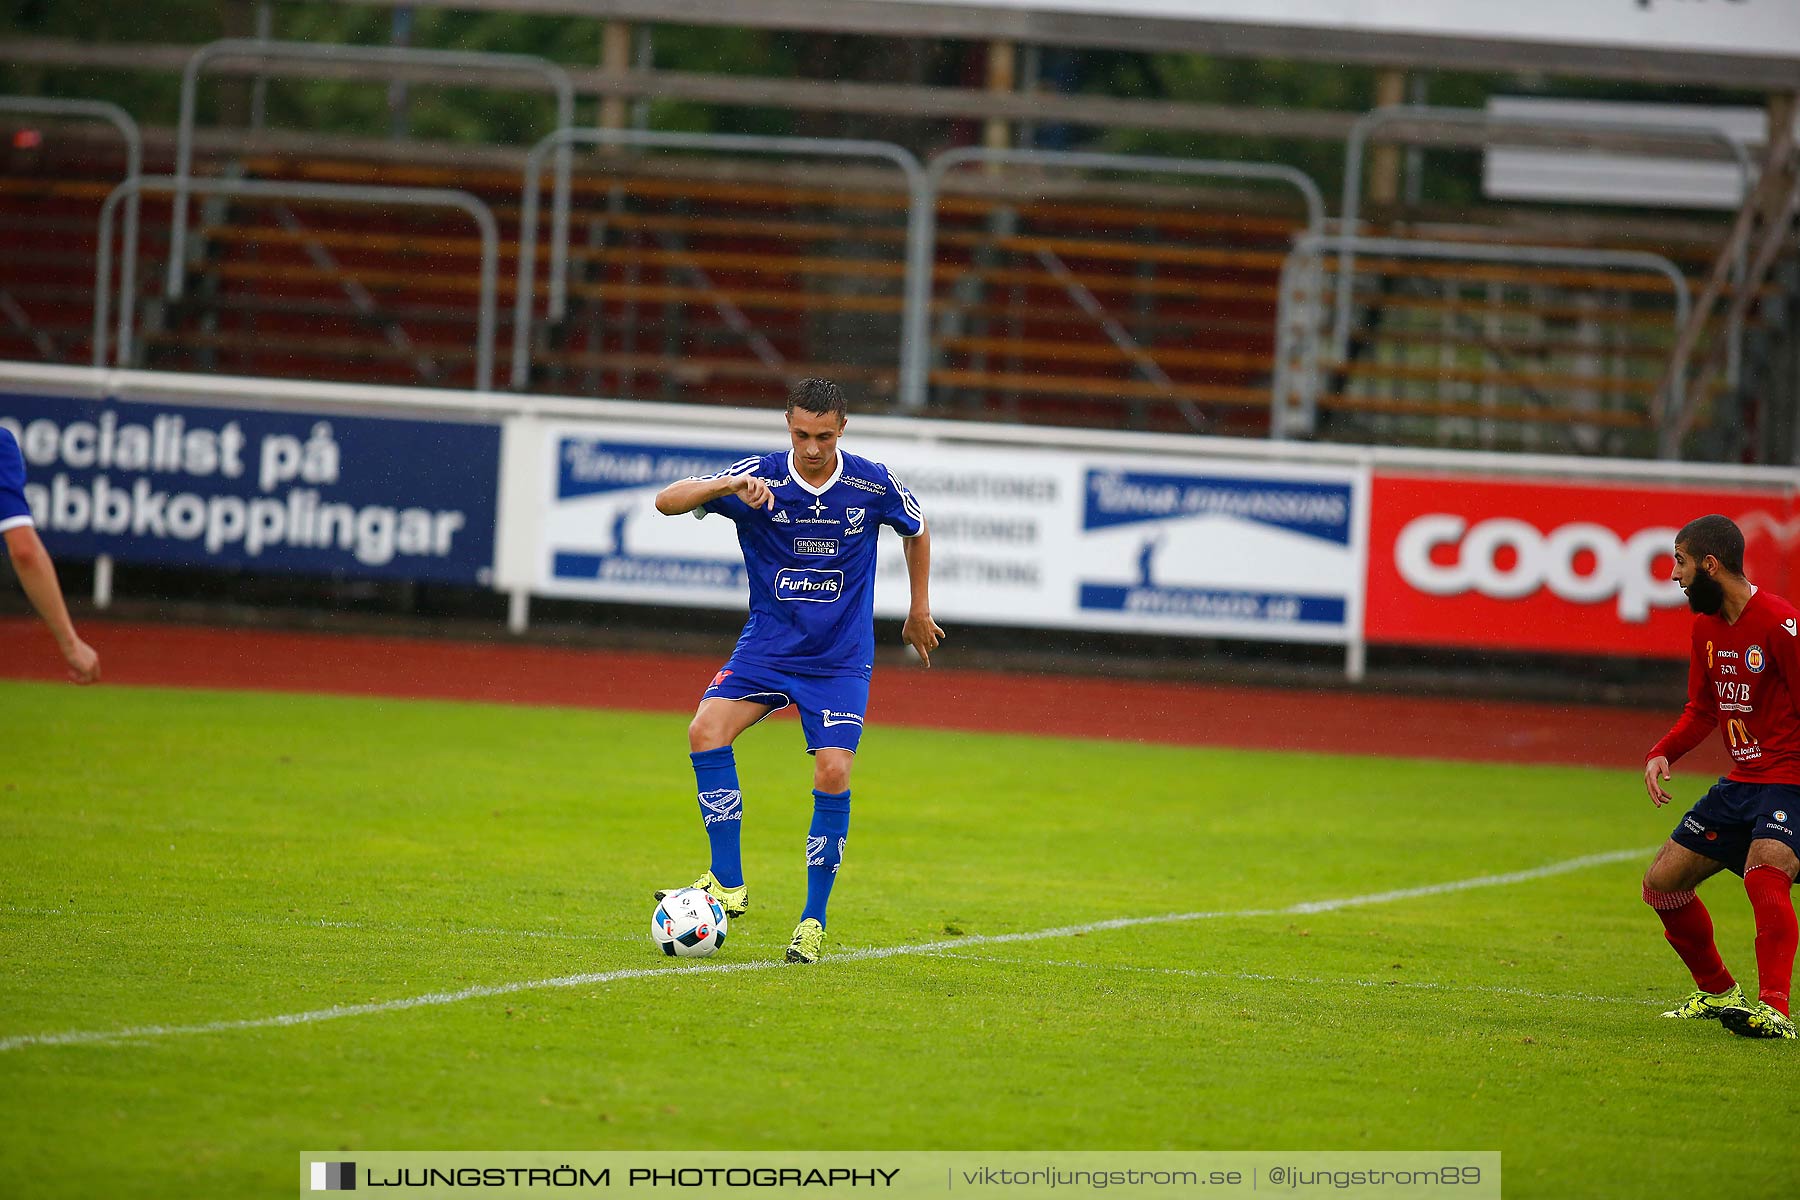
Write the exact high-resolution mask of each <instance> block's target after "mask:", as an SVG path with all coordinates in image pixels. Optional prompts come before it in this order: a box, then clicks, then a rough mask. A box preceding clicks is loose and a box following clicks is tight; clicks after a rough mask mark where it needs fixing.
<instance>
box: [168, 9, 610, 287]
mask: <svg viewBox="0 0 1800 1200" xmlns="http://www.w3.org/2000/svg"><path fill="white" fill-rule="evenodd" d="M221 58H231V59H241V60H250V61H254V62H256V63H257V64H258V65H266V64H268V63H269V62H271V61H274V62H279V61H282V60H289V61H298V62H307V61H311V62H315V63H325V64H333V65H337V66H358V65H360V66H367V67H370V68H373V69H376V70H378V71H381V72H386V73H403V72H405V70H406V69H407V68H409V67H420V66H422V67H449V68H453V69H459V70H467V71H488V72H494V71H506V72H519V73H528V74H535V75H541V76H543V77H544V79H545V80H547V81H548V83H549V85H550V88H551V90H552V91H554V92H555V93H556V124H557V126H558V127H559V128H561V127H566V126H569V125H573V124H574V122H575V85H574V83H573V81H571V79H570V78H569V73H568V72H567V71H565V70H564V69H563V68H562V67H560V66H558V65H557V64H556V63H553V62H551V61H550V60H549V59H547V58H539V57H538V56H536V55H533V54H486V53H479V52H472V51H461V50H419V49H414V48H412V47H410V46H336V45H319V44H314V43H312V42H271V41H264V40H261V39H258V38H225V39H223V40H221V41H216V42H209V43H207V44H206V45H204V46H201V47H200V48H199V49H197V50H195V51H194V53H193V54H192V55H191V56H189V58H188V61H187V66H185V67H184V68H183V69H182V73H181V120H180V123H179V125H178V126H177V128H176V131H175V175H174V179H175V184H176V187H175V201H174V211H173V213H172V214H171V216H170V225H169V274H168V282H167V285H166V287H165V291H166V294H167V295H168V297H169V299H171V300H179V299H180V298H181V291H182V277H183V273H184V269H185V265H186V264H185V263H184V262H183V259H184V258H185V256H186V249H187V194H188V191H189V188H190V183H189V180H190V179H191V177H192V174H193V159H194V107H195V93H196V91H197V90H198V86H199V81H200V73H201V71H202V70H203V69H204V68H205V67H206V65H207V64H208V63H209V62H211V61H213V60H215V59H221ZM553 220H554V223H555V227H556V231H557V237H558V239H559V241H561V242H566V241H567V239H568V230H569V159H568V156H567V154H566V153H565V154H561V155H559V156H558V157H557V165H556V215H555V217H554V218H553ZM564 282H565V281H564V276H563V274H562V271H561V269H560V268H559V269H558V271H557V272H556V273H555V274H553V276H552V278H551V285H550V286H551V294H552V310H553V311H554V312H556V313H557V314H558V315H560V314H561V312H562V295H563V287H564Z"/></svg>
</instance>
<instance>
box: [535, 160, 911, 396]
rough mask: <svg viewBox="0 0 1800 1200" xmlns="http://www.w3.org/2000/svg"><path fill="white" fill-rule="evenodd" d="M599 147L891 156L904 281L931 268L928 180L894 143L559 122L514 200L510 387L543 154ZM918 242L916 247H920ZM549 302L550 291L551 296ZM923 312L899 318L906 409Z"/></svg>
mask: <svg viewBox="0 0 1800 1200" xmlns="http://www.w3.org/2000/svg"><path fill="white" fill-rule="evenodd" d="M576 144H582V145H600V146H653V147H660V148H663V149H668V150H729V151H735V152H738V153H743V154H811V155H821V156H825V157H836V158H874V159H880V160H882V161H885V162H891V163H893V164H894V165H895V166H896V167H898V168H900V171H901V173H902V174H904V175H905V176H906V188H907V193H908V196H909V201H908V206H907V217H906V225H907V247H908V253H907V262H908V269H907V284H908V287H909V288H910V287H911V284H912V274H913V273H914V270H915V269H916V268H915V264H916V263H917V262H918V261H919V259H920V258H921V257H922V258H923V259H924V262H925V267H924V269H925V270H926V272H927V273H929V271H930V269H931V261H930V260H931V251H930V243H929V241H923V240H922V239H924V238H928V237H929V235H928V234H926V233H924V232H923V230H922V229H921V228H920V227H921V223H922V220H923V216H924V214H925V213H927V212H928V211H929V207H928V204H929V201H928V184H927V183H926V174H925V168H924V167H922V166H921V165H920V164H919V160H918V159H917V158H915V157H913V154H912V152H911V151H909V150H907V149H905V148H904V147H901V146H896V145H894V144H893V143H892V142H874V141H860V140H855V139H849V138H805V137H763V136H755V135H749V134H735V133H664V132H659V131H656V130H647V129H596V128H591V127H577V128H568V129H558V130H556V131H555V132H553V133H550V134H547V135H545V136H544V137H543V138H541V139H539V140H538V142H537V144H536V145H534V146H533V147H532V148H531V153H530V154H528V155H526V157H525V176H524V187H523V196H522V198H521V200H520V207H519V277H518V290H517V294H516V295H515V296H514V298H513V306H514V307H513V356H512V376H511V378H512V387H513V389H514V390H515V391H517V390H520V389H523V388H524V387H525V385H526V383H527V382H528V381H529V379H530V372H531V317H532V309H533V307H534V297H533V295H532V293H533V290H534V288H535V286H536V284H535V273H536V269H537V216H538V193H539V191H540V190H541V184H540V181H539V180H540V176H541V175H542V173H543V170H544V156H545V155H547V154H548V153H549V152H550V151H551V150H552V149H561V150H566V149H567V147H569V146H571V145H576ZM552 236H553V237H554V238H555V241H554V244H553V245H552V246H551V248H550V262H551V270H552V272H566V271H567V268H568V256H569V247H568V230H567V228H564V229H563V230H562V231H561V234H560V236H558V235H555V234H553V235H552ZM921 245H922V246H923V250H922V252H921V250H920V247H921ZM552 300H553V301H554V296H552ZM549 315H550V318H551V319H552V320H554V319H556V318H557V317H559V316H561V315H562V314H561V312H560V311H559V310H558V309H557V308H556V306H555V305H554V303H553V304H552V306H551V309H550V313H549ZM924 326H925V313H924V311H923V310H917V311H915V310H914V309H913V308H912V307H910V306H909V307H907V308H905V309H903V311H902V313H901V319H900V346H901V359H902V361H901V367H900V387H899V394H900V402H901V406H902V407H905V408H919V407H921V406H922V405H923V404H924V386H925V385H924V380H923V379H922V378H916V377H913V376H910V375H909V374H908V373H907V362H908V359H907V355H906V347H907V346H908V345H910V344H911V343H912V342H914V341H916V340H918V339H919V338H921V337H923V336H925V327H924Z"/></svg>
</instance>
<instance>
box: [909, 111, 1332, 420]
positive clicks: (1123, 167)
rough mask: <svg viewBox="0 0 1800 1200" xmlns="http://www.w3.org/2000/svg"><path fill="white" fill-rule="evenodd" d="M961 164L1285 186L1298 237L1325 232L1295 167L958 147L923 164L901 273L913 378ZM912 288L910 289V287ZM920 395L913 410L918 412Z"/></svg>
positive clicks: (1308, 186) (1317, 198)
mask: <svg viewBox="0 0 1800 1200" xmlns="http://www.w3.org/2000/svg"><path fill="white" fill-rule="evenodd" d="M966 163H1015V164H1016V163H1025V164H1031V165H1035V166H1055V167H1068V168H1071V169H1073V170H1078V171H1138V172H1143V173H1149V174H1160V175H1187V176H1191V177H1197V178H1207V179H1248V180H1259V181H1266V182H1271V183H1285V184H1287V185H1289V186H1291V187H1293V188H1294V189H1295V190H1296V191H1298V192H1299V193H1300V197H1301V199H1302V200H1303V201H1305V203H1306V231H1305V234H1304V235H1303V236H1306V237H1318V236H1321V235H1322V234H1323V233H1324V232H1325V196H1324V194H1323V193H1322V192H1320V191H1319V185H1318V184H1316V183H1314V182H1313V179H1312V176H1310V175H1308V174H1307V173H1306V172H1304V171H1302V170H1300V169H1298V168H1297V167H1290V166H1287V165H1285V164H1282V163H1252V162H1230V161H1226V160H1222V159H1210V158H1155V157H1149V156H1139V155H1134V154H1089V153H1085V152H1081V151H1071V150H1030V149H989V148H987V147H983V146H958V147H956V148H954V149H951V150H946V151H944V152H943V153H942V154H939V155H938V156H937V157H935V158H933V159H932V160H931V162H930V163H929V164H927V165H926V168H925V173H926V178H927V180H928V181H929V184H930V189H931V191H930V195H929V197H928V199H927V203H926V206H925V220H924V222H923V224H924V226H925V228H924V231H923V237H922V238H921V239H920V243H919V245H918V246H917V247H909V250H911V249H916V251H917V263H916V264H914V263H911V262H909V269H908V271H907V274H906V282H907V287H908V295H907V305H908V309H909V311H916V313H917V317H918V326H919V329H920V332H921V336H919V337H918V338H917V339H915V340H914V342H913V343H912V345H910V346H909V347H908V349H909V352H910V353H911V354H913V355H916V359H915V360H914V361H912V362H911V363H910V367H911V375H912V377H913V378H915V379H918V380H920V381H921V388H923V381H925V380H927V379H929V378H930V355H931V336H930V331H929V324H928V317H929V314H930V307H931V266H932V262H933V259H934V257H935V255H934V250H935V247H936V241H937V200H938V192H939V190H940V189H941V188H942V187H943V183H944V176H945V175H947V174H949V172H950V171H951V169H952V168H955V167H959V166H962V165H964V164H966ZM915 288H916V289H917V290H916V291H914V290H913V289H915ZM924 404H925V397H924V395H923V393H922V392H921V395H920V396H919V400H918V404H917V405H916V407H919V408H923V407H924Z"/></svg>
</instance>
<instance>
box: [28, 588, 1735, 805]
mask: <svg viewBox="0 0 1800 1200" xmlns="http://www.w3.org/2000/svg"><path fill="white" fill-rule="evenodd" d="M82 633H83V636H85V637H86V638H87V639H88V640H89V641H90V642H92V643H93V645H94V646H95V648H96V649H98V650H99V652H100V658H101V667H102V672H103V678H104V680H105V682H104V683H103V684H102V685H101V686H102V687H107V686H119V685H126V686H157V687H196V688H200V687H204V688H225V689H242V690H252V691H274V692H324V693H331V694H337V695H350V696H397V697H429V698H435V699H445V700H479V701H488V702H493V703H500V704H553V705H569V706H576V707H593V708H624V709H640V710H648V711H654V712H687V711H690V710H691V709H692V708H693V706H694V704H695V702H696V701H697V699H698V697H699V694H700V690H701V688H702V687H704V686H705V684H706V681H707V680H708V679H709V678H711V676H712V674H713V672H714V671H715V670H717V669H718V667H719V665H720V663H719V661H718V660H715V659H712V658H702V657H699V656H695V655H681V654H662V653H637V652H630V651H616V650H590V649H565V648H559V647H552V646H543V645H534V644H527V643H513V642H509V641H504V640H496V641H495V642H492V643H482V642H466V641H444V640H431V639H426V638H409V637H392V636H372V635H366V634H332V633H316V632H282V631H267V630H254V629H238V628H233V629H216V628H206V627H197V626H184V625H160V624H136V623H125V622H112V621H99V620H92V619H90V620H87V621H84V622H83V625H82ZM946 651H947V652H945V653H942V654H940V662H943V661H945V660H948V661H951V662H953V661H954V657H953V652H949V648H946ZM61 667H62V663H61V660H60V658H59V657H58V656H57V653H56V648H55V646H54V645H53V644H52V643H51V641H50V639H49V636H48V634H47V633H46V632H45V631H44V629H43V627H42V625H40V624H38V623H36V622H34V621H30V620H26V619H22V618H0V677H3V678H10V679H37V680H56V679H62V678H63V675H62V671H61ZM1671 669H1673V668H1671ZM869 708H870V712H869V716H870V719H871V721H874V722H881V723H887V724H892V725H911V726H920V727H925V728H934V729H965V730H987V731H1001V732H1016V733H1034V734H1046V735H1054V736H1070V737H1093V738H1107V739H1113V740H1124V741H1143V742H1161V743H1168V744H1174V745H1187V746H1232V747H1242V748H1250V749H1263V750H1303V751H1317V752H1321V753H1330V754H1391V755H1399V756H1404V757H1421V758H1448V759H1461V760H1467V761H1478V762H1520V763H1558V764H1573V765H1583V766H1604V767H1617V768H1621V769H1630V770H1636V769H1640V768H1641V765H1642V763H1643V760H1644V753H1645V751H1647V750H1648V749H1649V747H1650V746H1651V745H1652V744H1653V743H1654V742H1655V741H1656V739H1657V738H1659V737H1661V736H1662V734H1663V733H1664V732H1665V731H1666V730H1667V729H1668V727H1669V725H1670V724H1671V723H1672V722H1673V720H1674V717H1675V715H1676V714H1675V712H1674V711H1673V710H1671V711H1670V712H1668V713H1655V712H1644V711H1642V710H1637V709H1614V708H1595V707H1588V706H1576V705H1568V706H1559V705H1549V704H1526V703H1515V702H1501V701H1487V700H1464V699H1445V698H1438V697H1430V698H1427V697H1415V696H1390V695H1380V694H1374V693H1366V692H1308V691H1292V690H1285V689H1276V688H1243V687H1225V686H1219V685H1213V684H1180V683H1169V682H1164V681H1146V680H1119V679H1099V678H1089V677H1077V676H1063V675H1013V674H1002V673H998V672H989V671H964V670H957V669H955V668H953V667H950V666H936V667H933V668H932V669H931V670H929V671H927V670H924V669H922V668H919V667H915V666H887V667H885V668H883V669H878V670H877V672H876V677H875V688H874V694H873V696H872V697H871V700H870V705H869ZM1728 765H1729V764H1728V762H1727V760H1726V758H1725V755H1724V752H1723V750H1722V749H1721V748H1720V747H1719V745H1718V744H1717V741H1716V740H1712V741H1709V742H1708V743H1707V745H1706V746H1705V747H1703V748H1702V749H1701V750H1697V751H1695V752H1694V754H1693V755H1691V756H1690V757H1689V758H1688V759H1686V760H1683V762H1682V764H1681V768H1682V770H1683V772H1684V773H1694V772H1700V771H1713V772H1715V773H1721V772H1722V771H1723V770H1724V769H1726V767H1727V766H1728Z"/></svg>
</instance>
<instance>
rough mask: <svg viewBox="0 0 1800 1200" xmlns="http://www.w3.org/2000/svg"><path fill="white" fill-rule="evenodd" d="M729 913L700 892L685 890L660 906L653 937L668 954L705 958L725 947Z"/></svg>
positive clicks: (653, 923) (652, 920) (652, 922)
mask: <svg viewBox="0 0 1800 1200" xmlns="http://www.w3.org/2000/svg"><path fill="white" fill-rule="evenodd" d="M725 925H726V921H725V910H724V908H723V907H721V906H720V904H719V902H718V901H717V900H714V899H713V898H712V897H711V896H710V895H708V894H707V893H706V892H703V891H701V890H700V889H699V888H682V889H681V890H680V891H679V892H670V893H669V894H668V895H667V896H664V897H663V898H662V899H661V900H659V901H657V902H656V912H655V913H654V914H652V916H651V917H650V936H651V938H652V939H654V940H655V942H656V944H657V945H659V946H661V947H662V952H663V953H664V954H669V955H675V956H678V957H681V958H705V957H706V956H707V955H708V954H711V953H712V952H713V951H714V950H717V949H718V948H719V947H720V946H723V945H724V944H725Z"/></svg>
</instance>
